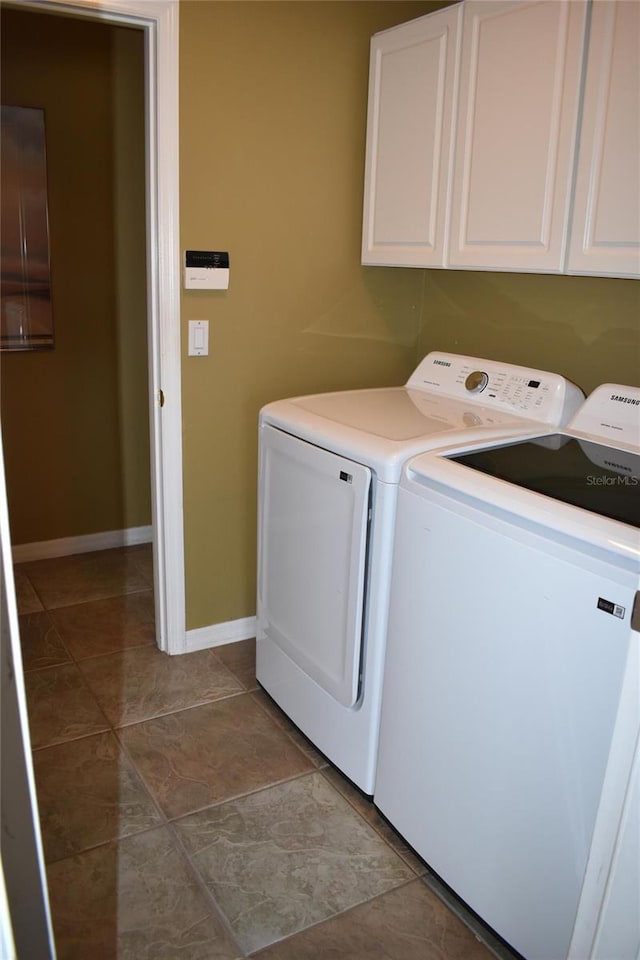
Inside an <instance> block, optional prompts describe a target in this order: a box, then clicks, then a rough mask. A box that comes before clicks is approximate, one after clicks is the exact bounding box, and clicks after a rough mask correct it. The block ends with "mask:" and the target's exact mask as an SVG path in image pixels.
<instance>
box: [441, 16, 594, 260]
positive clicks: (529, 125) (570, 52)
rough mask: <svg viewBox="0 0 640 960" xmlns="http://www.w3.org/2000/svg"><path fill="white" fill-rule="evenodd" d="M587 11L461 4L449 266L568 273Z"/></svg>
mask: <svg viewBox="0 0 640 960" xmlns="http://www.w3.org/2000/svg"><path fill="white" fill-rule="evenodd" d="M585 23H586V5H585V3H583V2H582V0H568V2H567V0H553V2H543V0H535V2H523V0H515V2H505V0H497V2H494V0H469V2H467V3H466V5H465V13H464V25H463V38H462V59H461V70H460V105H459V110H458V124H457V134H456V159H455V169H454V185H453V206H452V222H451V238H450V254H449V264H450V265H451V266H455V267H467V268H469V269H485V270H522V271H537V272H541V273H554V272H560V271H561V270H562V269H563V266H564V259H565V250H566V242H567V225H568V214H569V201H570V185H571V176H572V167H573V161H574V152H575V140H576V129H577V118H578V101H579V93H580V72H581V64H582V56H583V47H584V34H585Z"/></svg>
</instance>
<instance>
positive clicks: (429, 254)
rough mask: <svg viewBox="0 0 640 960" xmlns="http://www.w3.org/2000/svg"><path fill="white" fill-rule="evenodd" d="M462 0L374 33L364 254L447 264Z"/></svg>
mask: <svg viewBox="0 0 640 960" xmlns="http://www.w3.org/2000/svg"><path fill="white" fill-rule="evenodd" d="M461 17H462V6H461V5H460V4H457V5H455V6H452V7H448V8H446V9H444V10H441V11H438V12H437V13H434V14H429V15H428V16H426V17H421V18H420V19H418V20H412V21H410V22H409V23H405V24H402V25H401V26H399V27H394V28H393V29H391V30H386V31H385V32H383V33H380V34H376V36H374V37H373V38H372V40H371V65H370V74H369V112H368V118H367V152H366V169H365V192H364V222H363V241H362V262H363V263H364V264H378V265H381V266H385V265H386V266H407V267H429V266H436V267H437V266H444V252H445V249H446V244H445V239H446V238H445V221H446V214H447V197H448V185H449V174H450V155H451V139H452V130H453V120H454V104H455V87H456V61H457V49H458V41H459V35H460V21H461Z"/></svg>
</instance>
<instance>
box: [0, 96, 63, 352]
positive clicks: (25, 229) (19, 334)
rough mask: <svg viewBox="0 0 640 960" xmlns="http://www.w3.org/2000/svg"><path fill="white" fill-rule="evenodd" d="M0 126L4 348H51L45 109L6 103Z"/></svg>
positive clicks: (0, 344) (0, 336)
mask: <svg viewBox="0 0 640 960" xmlns="http://www.w3.org/2000/svg"><path fill="white" fill-rule="evenodd" d="M1 127H2V129H1V131H0V179H1V183H2V193H1V195H0V197H1V199H0V240H1V243H0V310H1V313H0V350H37V349H50V348H51V347H53V345H54V338H53V305H52V302H51V276H50V255H49V215H48V203H47V153H46V141H45V118H44V110H39V109H37V108H34V107H10V106H3V107H2V108H1Z"/></svg>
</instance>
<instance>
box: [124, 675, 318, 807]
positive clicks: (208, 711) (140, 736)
mask: <svg viewBox="0 0 640 960" xmlns="http://www.w3.org/2000/svg"><path fill="white" fill-rule="evenodd" d="M119 736H120V737H121V738H122V741H123V742H124V743H125V744H126V746H127V749H128V750H129V752H130V754H131V757H132V758H133V761H134V763H135V764H136V766H137V767H138V769H139V770H140V772H141V774H142V776H143V777H144V779H145V782H146V783H147V785H148V786H149V789H150V790H151V791H152V793H153V794H154V796H155V797H156V799H157V801H158V803H159V804H160V806H161V807H162V809H163V810H164V812H165V813H166V815H167V816H168V817H170V818H171V817H179V816H182V815H183V814H185V813H189V812H191V811H193V810H199V809H201V808H202V807H206V806H209V805H210V804H213V803H220V802H222V801H224V800H228V799H230V798H231V797H236V796H239V795H241V794H244V793H248V792H250V791H252V790H257V789H259V788H260V787H263V786H267V785H269V784H271V783H277V782H278V781H280V780H287V779H290V778H291V777H295V776H297V775H298V774H300V773H305V772H306V771H308V770H309V769H310V768H311V763H310V761H309V760H308V759H307V758H306V757H305V756H304V755H303V754H302V753H301V752H300V751H299V750H298V749H297V747H295V745H294V744H293V743H292V742H291V740H290V739H289V738H288V737H287V736H286V735H285V734H284V733H282V731H281V730H279V729H278V727H277V726H276V725H275V724H274V723H273V721H272V720H270V719H269V717H268V716H267V715H266V714H265V712H264V711H263V710H261V709H260V707H259V706H258V705H257V704H255V703H254V702H253V701H252V699H251V696H250V695H249V694H241V695H240V696H236V697H231V698H229V699H228V700H220V701H217V702H215V703H207V704H204V706H201V707H193V709H191V710H183V711H181V712H180V713H172V714H169V715H168V716H164V717H158V718H157V719H155V720H147V721H146V722H145V723H140V724H136V725H135V726H131V727H123V728H122V729H121V730H120V731H119Z"/></svg>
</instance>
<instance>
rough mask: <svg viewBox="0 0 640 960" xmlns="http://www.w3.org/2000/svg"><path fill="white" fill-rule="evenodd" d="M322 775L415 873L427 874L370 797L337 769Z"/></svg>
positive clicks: (324, 771)
mask: <svg viewBox="0 0 640 960" xmlns="http://www.w3.org/2000/svg"><path fill="white" fill-rule="evenodd" d="M322 773H323V775H324V776H325V777H326V778H327V780H328V781H329V783H330V784H331V785H332V786H334V787H335V788H336V790H339V791H340V793H341V794H342V796H343V797H344V798H345V800H348V801H349V803H350V804H351V806H352V807H353V808H354V810H357V811H358V813H359V814H360V816H361V817H364V819H365V820H366V821H367V823H370V824H371V826H372V827H373V829H374V830H375V831H376V833H379V834H380V836H381V837H382V839H383V840H386V842H387V843H388V844H389V846H391V847H393V849H394V850H395V852H396V853H397V854H399V856H401V857H402V859H403V860H404V861H405V862H406V863H408V864H409V866H410V867H411V869H412V870H413V871H414V873H416V874H418V876H423V875H424V874H425V873H426V870H427V868H426V866H425V865H424V863H423V862H422V860H420V858H419V857H417V856H416V855H415V853H414V852H413V850H412V849H411V847H409V846H408V845H407V844H406V843H405V842H404V840H403V839H402V837H401V836H400V834H399V833H396V831H395V830H394V829H393V827H391V826H390V825H389V823H387V821H386V820H385V819H384V817H382V816H381V815H380V814H379V813H378V810H377V809H376V807H375V806H374V803H373V801H372V800H371V799H370V798H369V797H366V796H365V795H364V794H363V793H361V792H360V790H358V789H357V787H354V785H353V784H352V783H351V782H350V781H349V780H347V778H346V777H344V776H343V775H342V774H341V773H340V771H339V770H336V768H335V767H331V766H327V767H326V768H325V769H324V770H323V771H322Z"/></svg>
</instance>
